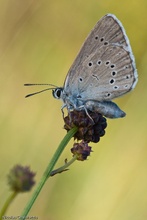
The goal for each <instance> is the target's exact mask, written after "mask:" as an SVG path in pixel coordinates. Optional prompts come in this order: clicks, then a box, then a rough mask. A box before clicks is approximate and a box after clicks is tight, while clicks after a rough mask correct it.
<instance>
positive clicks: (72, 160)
mask: <svg viewBox="0 0 147 220" xmlns="http://www.w3.org/2000/svg"><path fill="white" fill-rule="evenodd" d="M75 160H77V155H74V157H73V158H72V159H71V160H70V161H69V162H67V163H65V164H64V165H63V166H62V167H59V168H58V169H56V170H53V171H52V172H51V174H50V176H54V175H56V174H57V173H62V172H64V171H67V170H68V169H67V167H69V166H70V165H71V164H72V163H74V162H75Z"/></svg>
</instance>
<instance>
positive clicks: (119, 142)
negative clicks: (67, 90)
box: [0, 0, 147, 220]
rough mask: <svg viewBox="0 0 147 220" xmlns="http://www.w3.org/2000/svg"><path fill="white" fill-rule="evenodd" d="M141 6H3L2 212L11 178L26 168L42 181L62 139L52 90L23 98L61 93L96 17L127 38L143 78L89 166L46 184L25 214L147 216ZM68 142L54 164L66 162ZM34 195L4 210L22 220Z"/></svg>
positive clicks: (14, 2)
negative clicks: (111, 21)
mask: <svg viewBox="0 0 147 220" xmlns="http://www.w3.org/2000/svg"><path fill="white" fill-rule="evenodd" d="M146 9H147V1H146V0H135V1H128V0H123V1H118V0H109V1H108V0H99V1H98V0H91V1H81V0H75V1H67V0H63V1H60V0H50V1H47V0H38V1H37V0H11V1H10V0H0V133H1V138H0V141H1V166H0V179H1V181H0V207H2V205H3V203H4V201H5V200H6V198H7V197H8V196H9V194H10V191H9V189H8V185H7V181H6V180H7V179H6V176H7V173H8V172H9V170H10V169H11V168H12V167H13V166H14V165H15V164H18V163H21V164H22V165H30V166H31V169H32V170H33V171H36V172H37V176H36V181H37V182H38V181H39V179H40V177H41V175H42V173H43V172H44V169H45V168H46V166H47V164H48V162H49V160H50V158H51V157H52V155H53V153H54V151H55V149H56V148H57V146H58V144H59V143H60V141H61V139H62V138H63V136H64V135H65V133H66V132H65V130H64V129H63V119H62V115H61V111H60V107H61V102H60V101H57V100H55V99H53V97H52V94H51V92H46V93H43V94H40V95H36V96H34V97H32V98H28V99H25V98H24V96H25V95H26V94H28V93H31V92H35V91H37V90H39V89H41V88H40V87H39V88H38V87H33V88H31V87H24V86H23V84H24V83H52V84H56V85H58V86H62V85H63V82H64V78H65V76H66V73H67V71H68V69H69V67H70V65H71V64H72V62H73V60H74V59H75V57H76V54H77V53H78V51H79V49H80V47H81V45H82V43H83V41H84V40H85V38H86V36H87V35H88V33H89V32H90V30H91V29H92V28H93V26H94V25H95V23H96V22H97V20H99V19H100V18H101V17H102V16H103V15H105V14H106V13H113V14H115V15H116V16H117V17H118V18H119V19H120V20H121V22H122V23H123V25H124V27H125V29H126V32H127V35H128V36H129V39H130V42H131V46H132V48H133V52H134V55H135V57H136V64H137V69H138V73H139V82H138V84H137V87H136V88H135V90H134V91H133V92H131V93H130V94H127V95H126V96H124V97H122V98H120V99H117V100H116V102H117V104H118V105H119V106H120V108H122V109H123V110H124V111H125V112H126V113H127V116H126V117H125V118H123V119H117V120H108V127H107V129H106V135H105V136H104V137H103V138H102V139H101V141H100V142H99V143H98V144H93V145H92V147H93V151H94V152H93V153H92V154H91V156H90V157H89V159H88V160H87V161H85V162H78V161H77V162H76V163H74V164H73V165H72V166H71V168H70V171H68V172H65V173H63V174H61V175H56V176H54V177H52V178H50V179H49V181H48V182H47V183H46V185H45V187H44V188H43V190H42V192H41V194H40V195H39V197H38V199H37V201H36V203H35V205H34V206H33V208H32V209H31V211H30V213H29V216H32V215H33V216H37V217H38V218H39V219H50V220H66V219H70V220H75V219H76V220H88V219H92V220H97V219H99V220H108V219H109V220H124V219H125V220H145V219H147V113H146V112H147V110H146V108H147V73H146V72H147V46H146V40H147V11H146ZM72 144H73V141H71V142H70V144H69V145H68V147H67V148H66V150H65V152H64V153H63V155H62V157H61V159H60V161H59V163H58V166H60V165H62V164H63V162H64V159H65V158H68V159H70V158H71V153H70V148H71V147H72ZM31 194H32V192H30V193H26V194H21V195H19V196H18V197H17V198H16V199H15V201H14V202H13V204H12V205H11V207H10V208H9V210H8V212H7V216H18V215H19V214H20V213H21V211H22V210H23V208H24V206H25V205H26V203H27V201H28V199H29V198H30V196H31Z"/></svg>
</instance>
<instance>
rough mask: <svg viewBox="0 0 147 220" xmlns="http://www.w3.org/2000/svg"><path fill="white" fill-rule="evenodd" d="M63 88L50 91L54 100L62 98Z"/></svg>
mask: <svg viewBox="0 0 147 220" xmlns="http://www.w3.org/2000/svg"><path fill="white" fill-rule="evenodd" d="M62 92H63V88H57V89H53V90H52V94H53V96H54V98H55V99H60V98H61V96H62Z"/></svg>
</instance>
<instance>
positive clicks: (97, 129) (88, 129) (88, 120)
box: [64, 110, 107, 143]
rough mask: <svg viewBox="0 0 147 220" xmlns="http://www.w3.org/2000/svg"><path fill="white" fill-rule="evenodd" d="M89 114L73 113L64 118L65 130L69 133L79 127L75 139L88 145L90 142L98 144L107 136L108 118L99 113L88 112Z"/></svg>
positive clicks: (74, 111)
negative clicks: (101, 138)
mask: <svg viewBox="0 0 147 220" xmlns="http://www.w3.org/2000/svg"><path fill="white" fill-rule="evenodd" d="M88 114H89V115H87V113H86V112H85V110H81V111H77V110H73V111H71V112H70V113H69V115H68V116H66V117H65V118H64V122H65V125H64V128H65V129H66V130H67V131H69V130H70V129H71V128H73V127H74V126H76V127H78V131H77V133H76V134H75V135H74V138H75V139H77V140H83V141H85V142H87V143H88V142H90V141H91V142H94V143H97V142H99V140H100V137H102V136H103V135H104V134H105V128H106V127H107V122H106V118H104V117H103V116H102V115H101V114H100V113H98V112H91V111H88Z"/></svg>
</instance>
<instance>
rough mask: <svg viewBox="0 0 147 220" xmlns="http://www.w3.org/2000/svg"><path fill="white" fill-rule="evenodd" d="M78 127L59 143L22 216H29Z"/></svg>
mask: <svg viewBox="0 0 147 220" xmlns="http://www.w3.org/2000/svg"><path fill="white" fill-rule="evenodd" d="M77 130H78V128H77V127H74V128H72V129H71V130H70V131H69V132H68V133H67V134H66V135H65V137H64V138H63V140H62V141H61V143H60V144H59V146H58V148H57V150H56V152H55V153H54V155H53V157H52V159H51V161H50V163H49V165H48V167H47V168H46V170H45V172H44V174H43V176H42V178H41V180H40V182H39V184H38V186H37V188H36V190H35V191H34V193H33V195H32V198H31V199H30V201H29V202H28V204H27V206H26V207H25V209H24V211H23V213H22V215H21V217H23V218H25V217H26V216H27V214H28V213H29V211H30V209H31V207H32V206H33V204H34V202H35V200H36V198H37V197H38V195H39V193H40V191H41V189H42V188H43V186H44V184H45V182H46V181H47V179H48V177H49V176H50V174H51V172H52V170H53V168H54V166H55V164H56V162H57V161H58V159H59V157H60V155H61V153H62V152H63V150H64V148H65V147H66V145H67V144H68V142H69V141H70V139H71V138H72V137H73V135H74V134H75V133H76V132H77Z"/></svg>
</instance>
